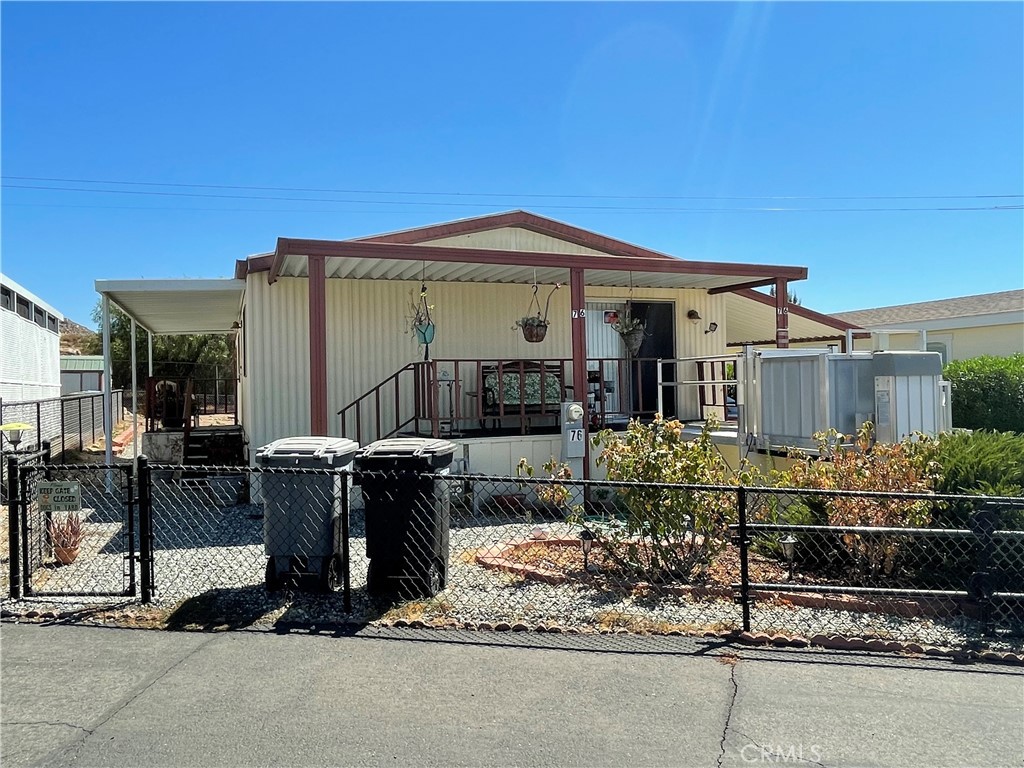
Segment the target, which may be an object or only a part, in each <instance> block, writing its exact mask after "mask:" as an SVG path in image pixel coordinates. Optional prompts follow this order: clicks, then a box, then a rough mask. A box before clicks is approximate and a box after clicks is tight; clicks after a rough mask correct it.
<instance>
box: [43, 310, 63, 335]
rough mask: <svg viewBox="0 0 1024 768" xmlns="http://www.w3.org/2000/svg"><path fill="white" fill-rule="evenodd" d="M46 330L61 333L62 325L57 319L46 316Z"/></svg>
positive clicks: (49, 315)
mask: <svg viewBox="0 0 1024 768" xmlns="http://www.w3.org/2000/svg"><path fill="white" fill-rule="evenodd" d="M46 330H48V331H53V332H54V333H60V324H59V323H58V322H57V318H56V317H54V316H53V315H51V314H47V315H46Z"/></svg>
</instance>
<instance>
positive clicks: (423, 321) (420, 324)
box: [409, 283, 437, 360]
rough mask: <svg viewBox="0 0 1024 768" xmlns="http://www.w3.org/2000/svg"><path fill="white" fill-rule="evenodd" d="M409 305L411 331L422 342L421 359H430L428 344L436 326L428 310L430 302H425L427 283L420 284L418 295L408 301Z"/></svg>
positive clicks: (431, 307)
mask: <svg viewBox="0 0 1024 768" xmlns="http://www.w3.org/2000/svg"><path fill="white" fill-rule="evenodd" d="M409 306H410V307H411V309H412V333H413V336H415V337H416V341H417V343H419V344H422V345H423V346H424V347H425V349H424V352H423V359H424V360H429V359H430V345H431V344H433V343H434V336H435V335H436V333H437V326H435V325H434V319H433V318H432V317H431V316H430V310H432V309H433V308H434V307H433V305H432V304H427V284H426V283H421V284H420V295H419V298H418V299H412V300H410V302H409Z"/></svg>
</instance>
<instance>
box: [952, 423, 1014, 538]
mask: <svg viewBox="0 0 1024 768" xmlns="http://www.w3.org/2000/svg"><path fill="white" fill-rule="evenodd" d="M934 460H935V462H936V463H937V464H938V465H939V467H940V469H939V479H938V482H937V483H936V486H935V490H936V491H938V492H939V493H952V494H969V495H979V494H981V495H986V496H1021V495H1024V434H1017V433H1016V432H988V431H978V432H952V433H949V434H944V435H941V436H940V437H939V440H938V444H937V446H936V453H935V457H934ZM974 506H975V505H973V504H970V503H967V502H963V503H957V504H951V505H946V508H945V509H942V510H940V511H938V512H937V514H936V523H937V524H940V525H943V526H948V527H951V528H963V527H965V526H966V525H967V521H968V519H969V517H970V514H971V512H972V511H973V508H974ZM1021 517H1022V519H1021V520H1019V521H1017V522H1016V525H1015V527H1020V526H1022V525H1024V515H1022V516H1021ZM1008 522H1009V521H1008ZM1011 524H1013V523H1011Z"/></svg>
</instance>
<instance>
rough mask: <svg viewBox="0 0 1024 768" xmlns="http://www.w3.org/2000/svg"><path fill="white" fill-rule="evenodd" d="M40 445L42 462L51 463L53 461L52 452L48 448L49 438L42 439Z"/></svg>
mask: <svg viewBox="0 0 1024 768" xmlns="http://www.w3.org/2000/svg"><path fill="white" fill-rule="evenodd" d="M40 447H41V448H42V449H43V455H42V457H41V458H42V461H43V464H52V463H53V453H52V452H51V450H50V441H49V440H43V443H42V445H41V446H40Z"/></svg>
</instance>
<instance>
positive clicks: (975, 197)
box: [2, 176, 1024, 200]
mask: <svg viewBox="0 0 1024 768" xmlns="http://www.w3.org/2000/svg"><path fill="white" fill-rule="evenodd" d="M2 178H4V179H12V180H17V181H47V182H61V183H73V184H121V185H125V186H142V187H178V188H191V189H240V190H250V191H255V192H309V193H331V194H346V195H409V196H412V195H423V196H434V197H500V198H510V197H511V198H517V197H518V198H531V199H564V200H988V199H1019V198H1024V195H843V196H821V195H743V196H736V195H574V194H565V195H554V194H536V193H534V194H521V193H517V192H437V191H423V190H382V189H331V188H323V187H262V186H245V185H240V184H183V183H175V182H160V181H124V180H118V179H67V178H58V177H48V176H3V177H2ZM5 186H6V185H5Z"/></svg>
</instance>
